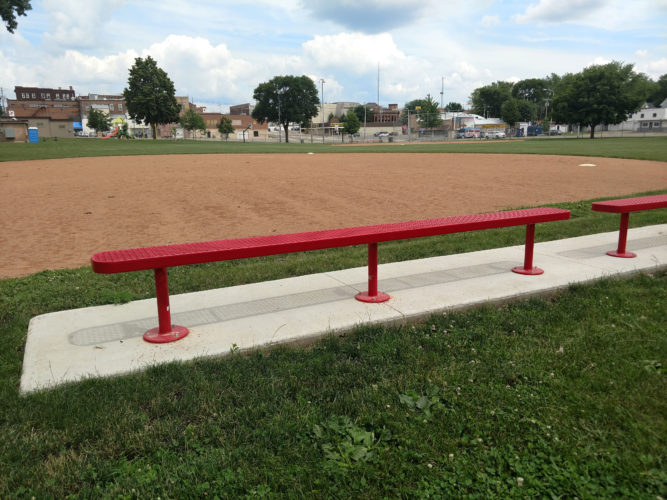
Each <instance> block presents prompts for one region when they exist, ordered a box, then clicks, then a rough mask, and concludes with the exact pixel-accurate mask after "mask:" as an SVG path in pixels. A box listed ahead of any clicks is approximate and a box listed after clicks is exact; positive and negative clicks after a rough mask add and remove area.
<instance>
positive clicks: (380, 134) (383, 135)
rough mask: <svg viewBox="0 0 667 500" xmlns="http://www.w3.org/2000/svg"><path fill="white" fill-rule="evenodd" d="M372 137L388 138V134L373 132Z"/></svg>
mask: <svg viewBox="0 0 667 500" xmlns="http://www.w3.org/2000/svg"><path fill="white" fill-rule="evenodd" d="M373 135H374V136H375V137H389V132H384V131H383V132H375V133H374V134H373Z"/></svg>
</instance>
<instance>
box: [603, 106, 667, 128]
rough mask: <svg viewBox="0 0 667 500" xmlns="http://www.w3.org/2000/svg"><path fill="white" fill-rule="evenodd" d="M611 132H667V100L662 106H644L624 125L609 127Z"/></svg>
mask: <svg viewBox="0 0 667 500" xmlns="http://www.w3.org/2000/svg"><path fill="white" fill-rule="evenodd" d="M609 130H623V131H628V132H629V131H632V132H667V99H665V100H664V101H662V103H661V104H660V106H657V107H656V106H650V105H649V104H648V103H646V104H644V105H643V106H642V108H641V109H640V110H639V111H637V112H636V113H633V114H632V115H630V116H629V117H628V119H627V120H625V121H624V122H623V123H619V124H618V125H609Z"/></svg>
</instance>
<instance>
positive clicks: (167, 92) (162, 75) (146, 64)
mask: <svg viewBox="0 0 667 500" xmlns="http://www.w3.org/2000/svg"><path fill="white" fill-rule="evenodd" d="M127 83H128V88H126V89H125V90H123V96H124V97H125V102H126V103H127V112H128V113H129V114H130V116H131V117H132V119H133V120H137V121H143V122H145V123H148V124H149V125H150V126H151V129H152V130H153V139H157V126H158V124H164V123H173V122H175V121H177V120H178V112H179V107H178V103H177V102H176V97H175V90H174V82H172V81H171V80H170V79H169V76H167V73H166V72H165V71H164V70H163V69H161V68H159V67H158V66H157V63H156V62H155V60H154V59H153V58H152V57H151V56H147V57H146V59H142V58H141V57H137V58H136V59H135V60H134V66H132V67H131V68H130V77H129V79H128V82H127Z"/></svg>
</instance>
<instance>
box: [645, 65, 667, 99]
mask: <svg viewBox="0 0 667 500" xmlns="http://www.w3.org/2000/svg"><path fill="white" fill-rule="evenodd" d="M665 99H667V73H666V74H664V75H662V76H661V77H660V78H658V81H657V82H652V85H651V89H650V93H649V95H648V98H647V99H646V100H647V101H648V102H650V103H651V104H653V105H654V106H660V105H661V104H662V101H664V100H665Z"/></svg>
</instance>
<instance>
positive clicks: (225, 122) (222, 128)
mask: <svg viewBox="0 0 667 500" xmlns="http://www.w3.org/2000/svg"><path fill="white" fill-rule="evenodd" d="M218 132H220V135H224V136H225V140H227V139H228V138H229V134H232V133H233V132H234V127H233V126H232V121H231V120H230V119H229V118H227V117H226V116H223V117H222V118H220V123H218Z"/></svg>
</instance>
